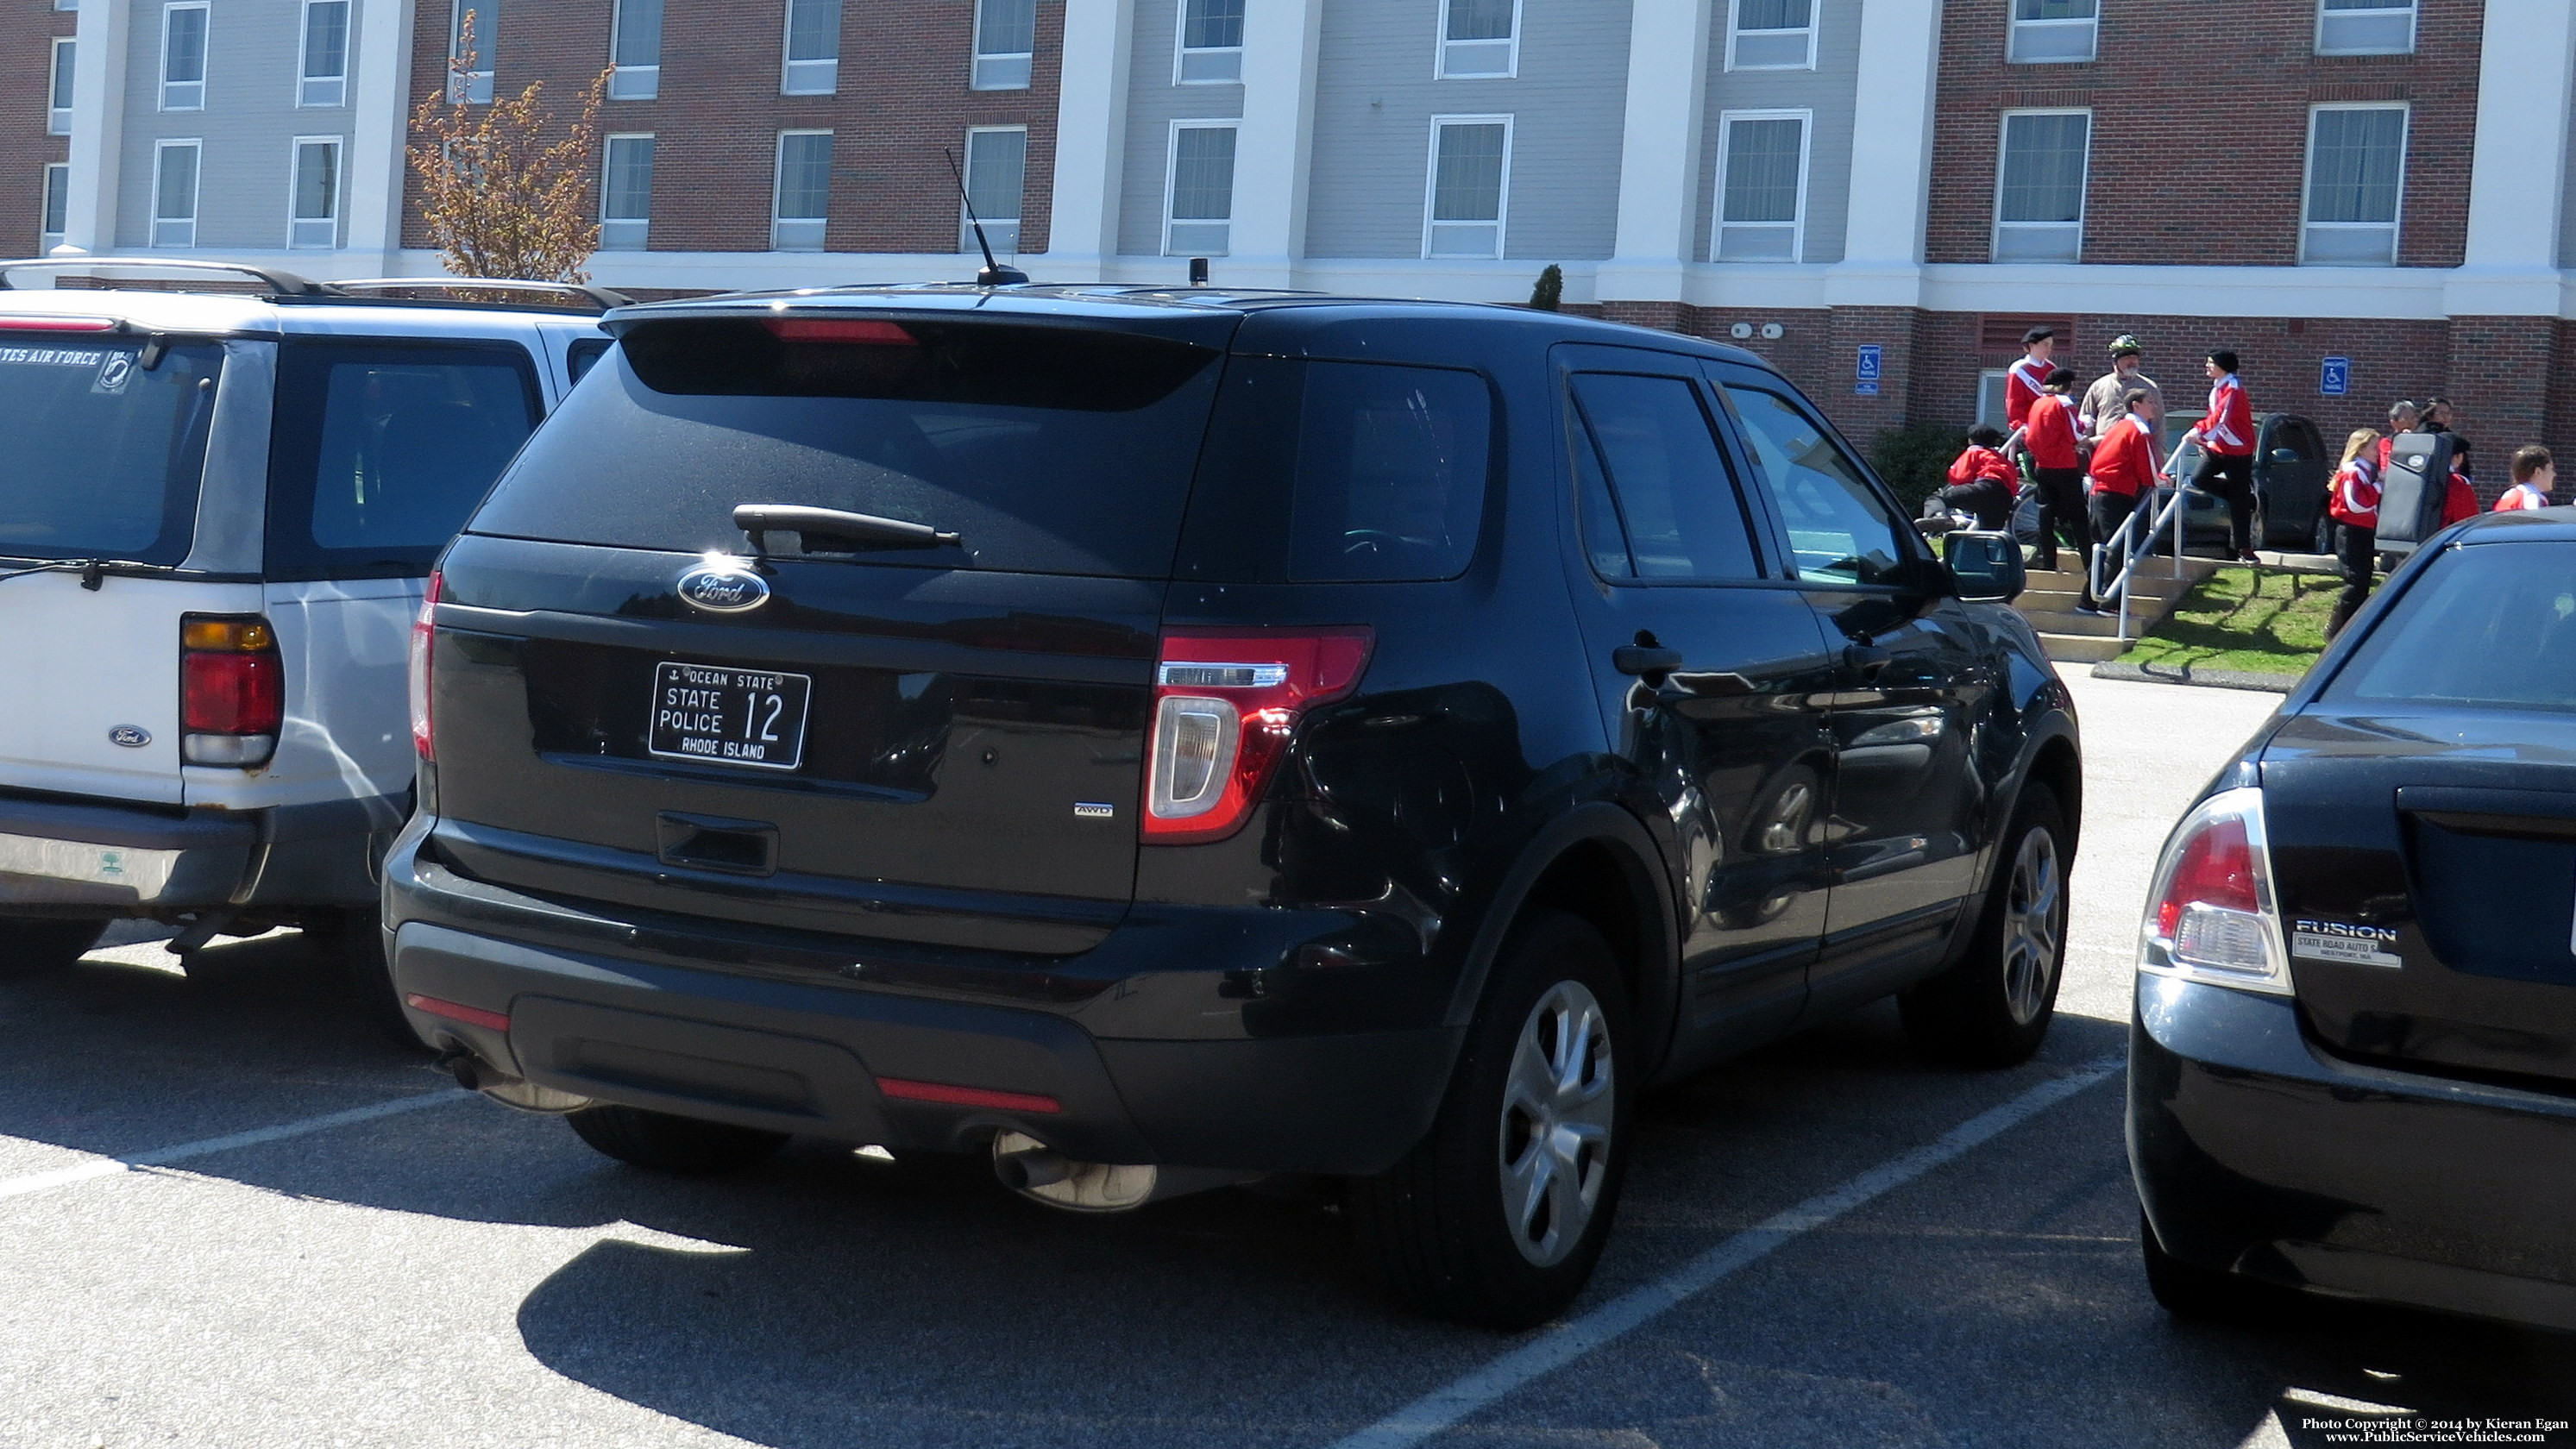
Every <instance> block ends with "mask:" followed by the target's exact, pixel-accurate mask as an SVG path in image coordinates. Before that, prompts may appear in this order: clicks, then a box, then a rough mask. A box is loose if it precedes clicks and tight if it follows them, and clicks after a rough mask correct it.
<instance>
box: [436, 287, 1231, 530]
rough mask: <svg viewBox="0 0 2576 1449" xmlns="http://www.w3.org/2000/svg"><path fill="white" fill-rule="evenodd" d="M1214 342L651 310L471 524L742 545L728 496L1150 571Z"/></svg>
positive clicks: (1183, 465)
mask: <svg viewBox="0 0 2576 1449" xmlns="http://www.w3.org/2000/svg"><path fill="white" fill-rule="evenodd" d="M782 332H783V333H784V334H785V335H781V334H782ZM1217 356H1218V354H1217V353H1216V352H1214V351H1212V350H1210V349H1208V348H1204V347H1199V346H1196V345H1193V344H1190V343H1185V342H1178V341H1172V340H1169V339H1165V338H1158V337H1144V336H1137V335H1133V334H1127V333H1113V332H1105V331H1098V330H1093V329H1085V328H1069V327H1048V326H1023V325H1015V324H1009V323H996V322H949V321H905V322H902V323H901V324H895V323H891V322H883V321H845V320H840V319H783V320H782V322H781V323H780V324H779V326H778V327H777V328H775V329H773V327H772V326H770V325H768V324H765V323H763V322H759V321H736V320H731V319H726V320H690V321H672V322H659V323H651V324H647V325H644V326H640V327H637V328H635V329H634V330H632V331H631V332H629V333H627V334H626V336H625V337H624V338H623V340H622V344H621V345H620V346H619V347H617V348H616V349H614V350H613V351H611V352H610V353H609V355H608V356H607V357H605V358H603V359H601V360H600V362H599V364H598V365H597V367H596V368H595V369H594V376H592V377H591V378H590V379H589V380H588V381H587V382H585V383H584V384H583V386H581V387H580V388H579V389H577V390H575V392H574V393H573V395H572V397H571V398H570V399H569V400H568V401H567V402H566V403H565V404H564V406H563V407H562V408H561V409H560V410H559V411H558V412H557V414H556V417H555V420H554V422H553V424H552V425H551V426H549V427H547V428H546V429H545V430H544V431H542V432H541V433H539V434H538V436H537V438H536V439H535V440H534V441H533V442H531V443H530V444H529V446H528V449H527V451H526V452H525V453H524V454H523V455H522V456H521V458H520V460H519V463H518V465H517V466H515V467H513V468H512V469H511V470H510V473H509V476H508V477H506V478H504V479H503V480H502V482H501V485H500V487H499V488H498V489H496V490H495V491H494V492H493V495H492V498H491V500H490V501H489V502H488V503H486V504H485V505H484V507H483V509H482V510H481V511H480V512H478V513H477V514H476V515H475V518H474V523H473V529H474V531H475V532H477V533H489V534H503V535H510V536H514V537H523V538H541V539H553V540H561V541H565V542H573V543H593V544H606V545H610V546H615V547H630V548H653V549H670V550H684V551H691V552H695V551H700V550H707V549H723V550H727V551H738V550H740V549H741V548H742V547H743V546H744V539H743V535H742V533H741V532H740V531H739V530H738V529H736V528H735V527H734V526H733V509H734V506H735V505H737V504H742V503H780V504H793V505H800V506H805V507H820V508H836V509H842V510H845V511H849V512H854V513H867V514H874V515H877V516H879V517H886V518H898V519H903V520H905V521H908V522H913V523H925V524H930V525H932V526H934V527H937V528H940V529H943V530H953V531H955V532H957V533H959V534H961V535H962V536H963V544H962V546H961V547H960V548H945V549H935V550H920V551H899V550H886V551H882V552H874V553H868V554H864V555H861V557H864V558H866V559H867V560H868V561H869V562H871V563H884V564H894V565H911V566H916V567H931V568H956V567H960V566H972V567H976V568H985V569H996V570H1004V571H1009V572H1023V573H1074V574H1098V575H1109V576H1119V577H1130V578H1160V577H1164V576H1167V575H1168V574H1169V572H1170V570H1171V564H1172V552H1173V547H1174V543H1175V540H1176V539H1177V537H1178V535H1179V532H1180V526H1181V513H1182V510H1183V507H1184V506H1185V504H1186V503H1187V501H1188V497H1189V487H1190V474H1191V469H1192V466H1193V464H1194V463H1195V462H1196V460H1197V457H1198V451H1199V444H1200V441H1201V439H1202V437H1203V435H1204V433H1205V431H1206V426H1207V414H1208V406H1209V401H1210V398H1211V396H1212V395H1213V392H1214V389H1215V386H1216V377H1217V372H1218V369H1217V368H1216V367H1215V366H1214V365H1213V364H1214V363H1215V361H1216V358H1217ZM773 546H777V547H793V546H794V542H793V538H792V536H782V537H779V538H777V539H776V540H774V541H773Z"/></svg>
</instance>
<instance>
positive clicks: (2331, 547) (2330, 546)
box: [2317, 508, 2342, 556]
mask: <svg viewBox="0 0 2576 1449" xmlns="http://www.w3.org/2000/svg"><path fill="white" fill-rule="evenodd" d="M2336 526H2337V525H2336V524H2335V521H2334V515H2332V514H2330V513H2328V512H2326V511H2325V510H2324V509H2323V508H2320V509H2318V510H2317V552H2319V553H2321V554H2326V555H2328V556H2332V555H2334V554H2337V553H2340V552H2341V551H2342V550H2340V549H2338V548H2336V547H2335V528H2336Z"/></svg>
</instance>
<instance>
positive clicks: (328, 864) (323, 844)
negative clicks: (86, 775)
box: [0, 797, 409, 916]
mask: <svg viewBox="0 0 2576 1449" xmlns="http://www.w3.org/2000/svg"><path fill="white" fill-rule="evenodd" d="M407 813H409V802H408V800H407V799H404V798H399V797H387V798H382V799H369V800H348V801H332V802H329V803H326V804H318V805H289V806H279V807H276V808H274V809H268V810H252V811H240V810H220V811H219V810H193V811H186V812H179V811H169V810H152V809H148V808H144V807H139V806H135V805H131V804H126V803H122V802H115V801H95V800H62V799H26V798H18V797H0V913H5V912H9V911H19V912H32V913H40V914H51V915H73V916H79V915H94V916H121V915H134V914H142V913H149V912H166V911H190V910H206V909H212V908H217V907H224V906H236V907H239V906H271V905H277V906H318V905H329V906H364V905H366V904H368V903H369V902H370V901H372V900H373V899H374V896H375V881H376V878H377V869H378V863H379V862H380V861H381V859H382V850H383V847H384V846H385V845H386V844H387V843H388V842H389V841H390V840H391V839H392V837H393V832H394V831H395V829H396V828H397V827H399V825H400V824H401V821H402V818H403V816H404V815H405V814H407Z"/></svg>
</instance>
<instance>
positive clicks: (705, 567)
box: [680, 562, 769, 614]
mask: <svg viewBox="0 0 2576 1449" xmlns="http://www.w3.org/2000/svg"><path fill="white" fill-rule="evenodd" d="M680 597H681V598H683V599H686V600H688V601H689V606H690V607H691V608H694V609H704V610H706V611H707V612H708V613H710V614H741V613H747V612H749V611H751V610H753V609H757V608H759V607H760V606H761V605H763V604H766V603H768V602H769V580H767V579H764V578H762V577H761V576H760V575H758V574H756V573H753V572H752V571H751V570H750V569H748V568H745V567H743V566H742V565H741V564H739V563H732V562H724V563H704V564H700V565H698V566H697V567H696V568H693V569H691V570H689V571H688V572H687V573H684V574H682V575H680Z"/></svg>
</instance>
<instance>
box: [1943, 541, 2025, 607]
mask: <svg viewBox="0 0 2576 1449" xmlns="http://www.w3.org/2000/svg"><path fill="white" fill-rule="evenodd" d="M1941 560H1942V562H1944V563H1946V564H1948V565H1949V566H1950V581H1951V584H1952V586H1953V587H1955V588H1956V589H1957V590H1958V594H1959V597H1960V598H1962V599H1965V600H1966V601H1968V602H1969V603H1971V604H2009V603H2011V602H2012V601H2013V600H2015V599H2018V598H2020V597H2021V592H2022V590H2023V589H2026V588H2028V587H2030V574H2029V571H2028V570H2027V569H2025V568H2024V567H2023V565H2022V561H2021V540H2020V539H2017V538H2015V537H2013V536H2012V535H2011V534H2009V533H1951V534H1944V535H1943V536H1942V538H1941Z"/></svg>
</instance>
